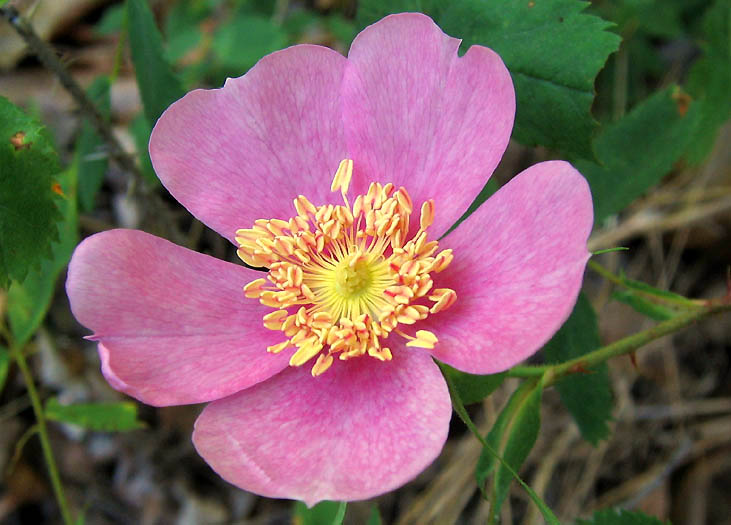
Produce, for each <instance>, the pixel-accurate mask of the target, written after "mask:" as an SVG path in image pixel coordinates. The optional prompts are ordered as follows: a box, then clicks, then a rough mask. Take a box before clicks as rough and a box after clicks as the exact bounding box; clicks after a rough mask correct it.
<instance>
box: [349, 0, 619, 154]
mask: <svg viewBox="0 0 731 525" xmlns="http://www.w3.org/2000/svg"><path fill="white" fill-rule="evenodd" d="M358 4H359V8H358V20H359V22H360V24H361V26H365V25H366V24H369V23H373V22H375V21H376V20H378V19H379V18H381V17H383V16H384V15H386V14H388V13H393V12H402V11H422V12H425V13H426V14H428V15H430V16H431V17H432V18H434V20H435V21H436V22H437V24H439V26H440V27H441V28H442V29H443V30H444V31H445V32H446V33H447V34H450V35H453V36H455V37H458V38H462V39H463V41H464V45H463V47H465V48H466V47H468V46H470V45H472V44H480V45H484V46H487V47H490V48H492V49H493V50H495V51H496V52H497V53H498V54H500V56H501V57H502V59H503V61H504V62H505V64H506V65H507V67H508V69H509V70H510V73H511V75H512V77H513V83H514V84H515V92H516V97H517V114H516V116H515V129H514V132H513V136H514V138H515V139H517V140H518V141H520V142H523V143H524V144H528V145H535V144H541V145H544V146H548V147H550V148H553V149H558V150H561V151H563V152H565V153H567V154H569V155H571V156H573V157H584V158H594V154H593V152H592V148H591V138H592V135H593V133H594V131H595V130H596V128H597V127H598V125H597V123H596V122H595V121H594V119H593V118H592V116H591V104H592V101H593V100H594V79H595V77H596V75H597V73H598V72H599V70H600V69H601V68H602V67H603V66H604V63H605V62H606V60H607V57H608V56H609V55H610V54H611V53H613V52H614V51H616V50H617V49H618V47H619V42H620V38H619V37H618V36H617V35H615V34H612V33H610V32H608V31H606V29H607V28H608V27H610V25H611V24H610V23H608V22H606V21H604V20H602V19H601V18H598V17H596V16H591V15H587V14H585V13H582V11H584V9H586V7H587V6H588V5H589V4H588V3H587V2H581V1H577V0H541V1H536V2H529V1H527V0H526V1H523V2H516V1H514V0H489V1H488V0H456V1H453V2H442V1H440V0H397V1H393V0H388V1H387V0H362V1H361V2H359V3H358ZM579 43H580V44H579Z"/></svg>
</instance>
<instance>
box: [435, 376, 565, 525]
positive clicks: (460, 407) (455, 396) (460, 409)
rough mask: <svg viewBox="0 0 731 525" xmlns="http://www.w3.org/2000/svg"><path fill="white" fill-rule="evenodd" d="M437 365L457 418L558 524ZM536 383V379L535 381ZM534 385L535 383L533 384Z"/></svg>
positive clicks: (555, 522) (551, 521)
mask: <svg viewBox="0 0 731 525" xmlns="http://www.w3.org/2000/svg"><path fill="white" fill-rule="evenodd" d="M437 364H438V365H439V368H441V370H442V375H443V376H444V380H445V381H446V382H447V388H448V389H449V396H450V397H451V398H452V408H454V411H455V412H456V413H457V415H458V416H459V418H460V419H461V420H462V421H463V422H464V424H465V425H467V428H468V429H470V431H471V432H472V433H473V434H474V436H475V437H476V438H477V440H478V441H479V442H480V444H481V445H482V447H483V448H484V449H485V450H487V452H488V453H489V454H490V455H491V456H492V457H494V458H495V459H496V460H497V461H498V462H499V463H500V464H501V465H502V466H503V467H504V468H505V469H506V470H507V471H508V472H509V473H510V474H511V475H512V476H513V478H515V480H516V481H517V482H518V484H519V485H520V486H521V487H523V490H525V491H526V493H527V494H528V496H529V497H530V499H531V500H533V503H534V504H535V505H536V506H537V507H538V508H539V509H540V511H541V513H542V514H543V517H544V518H545V519H546V522H547V523H549V524H551V525H559V521H558V518H556V516H555V515H554V514H553V512H552V511H551V509H550V508H548V505H546V503H545V502H544V501H543V500H542V499H541V498H540V497H539V496H538V494H536V492H535V491H534V490H533V489H532V488H531V487H530V486H529V485H528V484H527V483H526V482H525V481H523V480H522V479H521V478H520V476H518V473H517V472H516V471H515V470H514V469H513V467H511V466H510V465H508V463H507V462H506V461H505V460H504V459H503V457H502V456H501V455H500V454H498V452H497V451H496V450H495V449H494V448H493V447H492V446H491V445H490V443H488V442H487V440H486V439H485V438H484V437H483V436H482V433H481V432H480V430H479V429H478V428H477V425H475V423H474V421H472V418H470V415H469V414H468V413H467V409H466V408H465V406H464V403H463V402H462V398H461V397H460V396H459V391H458V390H457V387H456V386H455V384H454V380H453V379H452V377H451V376H450V375H449V373H446V371H445V369H444V367H443V365H441V364H439V363H437ZM536 383H537V381H536ZM534 386H535V384H534ZM494 515H495V514H494V513H493V512H492V510H491V511H490V520H493V519H494Z"/></svg>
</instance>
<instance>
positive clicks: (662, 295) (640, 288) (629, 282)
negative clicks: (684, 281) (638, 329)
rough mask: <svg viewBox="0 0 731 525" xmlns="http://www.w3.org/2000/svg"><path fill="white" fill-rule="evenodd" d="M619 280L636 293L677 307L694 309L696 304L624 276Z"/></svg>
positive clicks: (673, 293) (681, 296) (685, 298)
mask: <svg viewBox="0 0 731 525" xmlns="http://www.w3.org/2000/svg"><path fill="white" fill-rule="evenodd" d="M620 278H621V279H622V283H623V284H624V285H625V286H626V287H628V288H630V289H632V290H636V291H637V292H641V293H643V294H649V295H654V296H655V297H657V298H659V299H664V300H667V301H670V302H673V303H676V304H678V305H679V306H688V307H696V306H697V305H696V303H694V302H693V301H692V300H690V299H688V298H687V297H685V296H683V295H680V294H677V293H675V292H670V291H668V290H661V289H659V288H655V287H654V286H652V285H649V284H647V283H645V282H642V281H635V280H633V279H628V278H627V277H625V276H624V275H620Z"/></svg>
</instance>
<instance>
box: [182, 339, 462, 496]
mask: <svg viewBox="0 0 731 525" xmlns="http://www.w3.org/2000/svg"><path fill="white" fill-rule="evenodd" d="M450 416H451V404H450V401H449V392H448V391H447V387H446V385H445V383H444V379H443V378H442V376H441V374H440V372H439V369H438V368H437V366H436V365H435V364H434V362H433V361H432V360H431V358H430V357H429V356H428V355H427V354H426V353H424V352H420V351H414V350H412V349H406V348H404V349H403V351H398V352H397V351H394V356H393V360H392V361H390V362H385V363H382V362H379V361H376V360H375V359H372V358H370V357H361V358H355V359H352V360H350V361H347V362H343V361H337V362H335V363H334V364H333V365H332V367H331V368H330V369H329V370H328V371H327V372H325V373H324V374H323V375H321V376H319V377H317V378H313V377H311V376H310V372H309V367H303V368H289V369H287V370H285V371H283V372H282V373H281V374H279V375H277V376H275V377H273V378H272V379H270V380H268V381H265V382H263V383H260V384H258V385H256V386H254V387H252V388H249V389H247V390H244V391H243V392H239V393H238V394H235V395H233V396H231V397H228V398H226V399H221V400H219V401H214V402H213V403H211V404H210V405H208V406H207V407H206V409H205V410H204V411H203V413H202V414H201V415H200V417H199V418H198V420H197V421H196V425H195V431H194V433H193V443H194V444H195V447H196V449H197V450H198V453H199V454H200V455H201V456H203V458H204V459H205V460H206V461H207V462H208V464H209V465H211V467H212V468H213V469H214V470H215V471H216V472H218V474H219V475H220V476H221V477H223V478H224V479H226V480H227V481H229V482H230V483H233V484H234V485H237V486H239V487H241V488H242V489H245V490H248V491H251V492H255V493H257V494H260V495H262V496H267V497H273V498H290V499H298V500H302V501H304V502H305V503H307V504H308V505H314V504H315V503H317V502H318V501H321V500H340V501H350V500H359V499H365V498H370V497H373V496H376V495H378V494H382V493H384V492H388V491H390V490H393V489H394V488H396V487H399V486H401V485H403V484H404V483H406V482H407V481H409V480H411V479H412V478H414V477H415V476H416V475H417V474H419V473H420V472H421V471H422V470H423V469H424V468H426V467H427V466H428V465H429V464H430V463H431V462H432V461H433V460H434V458H436V457H437V455H438V454H439V452H440V450H441V449H442V446H443V445H444V442H445V440H446V438H447V431H448V428H449V419H450Z"/></svg>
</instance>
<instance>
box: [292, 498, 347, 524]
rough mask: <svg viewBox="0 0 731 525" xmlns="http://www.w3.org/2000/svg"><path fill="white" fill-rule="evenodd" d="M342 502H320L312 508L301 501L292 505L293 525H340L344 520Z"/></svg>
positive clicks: (345, 505)
mask: <svg viewBox="0 0 731 525" xmlns="http://www.w3.org/2000/svg"><path fill="white" fill-rule="evenodd" d="M346 508H347V504H346V503H345V502H344V501H321V502H320V503H318V504H317V505H315V506H314V507H312V508H309V509H308V508H307V505H305V504H304V503H302V502H301V501H297V502H296V503H295V504H294V523H295V525H340V524H341V523H343V519H345V510H346Z"/></svg>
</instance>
